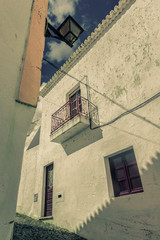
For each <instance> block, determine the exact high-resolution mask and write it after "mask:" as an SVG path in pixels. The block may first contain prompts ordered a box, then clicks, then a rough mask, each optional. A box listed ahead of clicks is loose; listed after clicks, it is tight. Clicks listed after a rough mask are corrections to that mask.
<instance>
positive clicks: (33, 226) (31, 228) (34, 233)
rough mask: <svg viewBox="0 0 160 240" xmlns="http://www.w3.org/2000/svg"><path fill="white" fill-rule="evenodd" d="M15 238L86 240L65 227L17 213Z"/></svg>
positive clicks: (17, 239)
mask: <svg viewBox="0 0 160 240" xmlns="http://www.w3.org/2000/svg"><path fill="white" fill-rule="evenodd" d="M13 240H86V239H84V238H82V237H80V236H78V235H76V234H74V233H71V232H69V231H67V230H65V229H61V228H58V227H55V226H54V225H52V224H49V223H43V222H42V221H40V220H35V219H32V218H30V217H27V216H25V215H21V214H16V219H15V224H14V233H13Z"/></svg>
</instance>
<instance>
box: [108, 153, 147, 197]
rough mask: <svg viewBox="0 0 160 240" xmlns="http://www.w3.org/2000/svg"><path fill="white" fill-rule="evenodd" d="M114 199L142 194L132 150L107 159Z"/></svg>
mask: <svg viewBox="0 0 160 240" xmlns="http://www.w3.org/2000/svg"><path fill="white" fill-rule="evenodd" d="M109 163H110V169H111V177H112V182H113V189H114V195H115V197H118V196H122V195H127V194H132V193H138V192H143V187H142V182H141V178H140V174H139V170H138V166H137V162H136V158H135V155H134V151H133V149H131V150H128V151H125V152H123V153H120V154H117V155H115V156H113V157H110V158H109Z"/></svg>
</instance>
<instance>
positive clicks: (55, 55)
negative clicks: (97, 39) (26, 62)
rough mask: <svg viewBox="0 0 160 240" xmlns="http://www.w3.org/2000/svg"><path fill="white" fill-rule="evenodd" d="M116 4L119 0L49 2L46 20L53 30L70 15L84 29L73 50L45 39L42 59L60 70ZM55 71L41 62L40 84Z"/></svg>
mask: <svg viewBox="0 0 160 240" xmlns="http://www.w3.org/2000/svg"><path fill="white" fill-rule="evenodd" d="M118 2H119V0H49V2H48V16H47V18H48V21H49V23H50V24H52V26H54V28H56V29H57V28H58V27H59V26H60V24H61V23H62V22H63V21H64V20H65V19H66V17H68V15H70V16H72V17H73V18H74V19H75V20H76V21H77V22H78V23H79V25H80V26H81V27H82V28H83V29H84V32H83V33H82V34H81V35H80V37H79V39H78V40H77V41H76V42H75V43H74V47H73V48H70V47H69V46H68V45H67V44H66V43H64V42H61V41H59V40H56V39H53V38H46V40H45V50H44V58H46V59H47V60H48V61H50V62H52V63H54V64H55V65H56V66H57V67H58V68H60V67H61V66H62V65H63V64H64V63H65V61H66V60H67V59H68V58H69V57H70V56H71V55H72V54H73V52H75V50H76V49H77V48H78V47H79V46H80V45H81V44H82V43H83V42H84V41H85V39H87V37H88V36H89V35H91V33H92V32H93V31H94V29H95V28H96V27H97V26H98V24H99V23H101V21H102V20H103V19H104V18H105V17H106V15H107V14H109V12H110V11H111V10H112V9H114V6H115V5H117V4H118ZM56 71H57V69H54V68H53V67H52V66H51V65H50V64H48V63H46V62H45V61H43V62H42V79H41V82H42V83H43V82H48V81H49V80H50V79H51V78H52V76H53V75H54V73H55V72H56Z"/></svg>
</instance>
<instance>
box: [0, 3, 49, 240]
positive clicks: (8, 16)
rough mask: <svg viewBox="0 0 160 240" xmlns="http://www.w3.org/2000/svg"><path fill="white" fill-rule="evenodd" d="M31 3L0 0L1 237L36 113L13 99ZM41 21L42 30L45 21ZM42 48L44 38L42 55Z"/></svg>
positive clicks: (7, 233) (8, 224)
mask: <svg viewBox="0 0 160 240" xmlns="http://www.w3.org/2000/svg"><path fill="white" fill-rule="evenodd" d="M34 3H35V1H32V0H28V1H17V0H13V1H4V0H2V1H1V8H0V32H1V35H0V52H1V54H0V68H1V70H0V79H1V88H0V112H1V118H0V136H1V138H0V154H1V156H0V239H3V240H10V239H11V235H12V228H13V224H14V216H15V210H16V202H17V193H18V185H19V180H20V170H21V163H22V157H23V149H24V143H25V138H26V134H27V130H28V127H29V125H30V122H31V120H32V118H33V115H34V112H35V108H32V107H29V106H26V105H22V104H20V103H18V102H16V99H18V91H19V87H20V82H21V78H22V70H23V69H24V68H23V67H24V59H25V55H26V48H27V44H28V37H29V34H30V24H31V21H32V11H33V9H34ZM39 7H40V6H39ZM46 9H47V2H46ZM41 24H42V27H43V29H44V27H45V21H44V22H43V23H42V22H41V23H40V25H41ZM42 37H43V38H44V36H42ZM39 47H40V46H39ZM43 48H44V39H43V45H41V49H40V50H41V58H42V54H43ZM29 64H32V59H30V63H29ZM29 64H28V65H26V67H27V66H29ZM32 74H33V72H32ZM37 81H39V82H40V79H37Z"/></svg>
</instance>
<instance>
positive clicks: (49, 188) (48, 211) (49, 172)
mask: <svg viewBox="0 0 160 240" xmlns="http://www.w3.org/2000/svg"><path fill="white" fill-rule="evenodd" d="M52 198H53V164H51V165H49V166H48V167H46V191H45V212H44V216H46V217H47V216H52Z"/></svg>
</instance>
